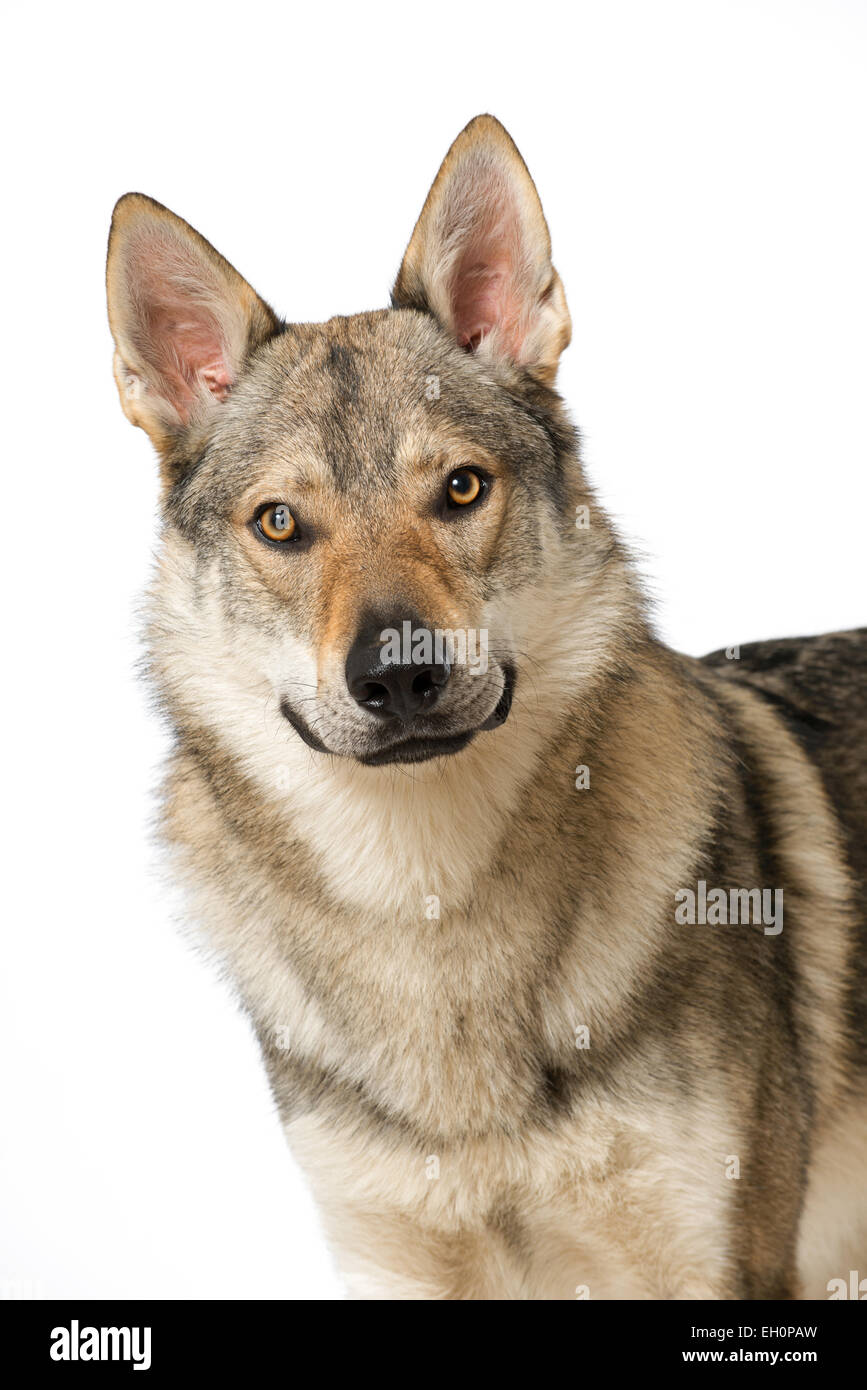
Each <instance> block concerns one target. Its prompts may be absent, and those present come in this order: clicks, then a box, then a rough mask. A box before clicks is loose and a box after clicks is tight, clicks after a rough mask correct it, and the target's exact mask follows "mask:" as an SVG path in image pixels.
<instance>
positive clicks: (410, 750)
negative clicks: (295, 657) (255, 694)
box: [280, 664, 516, 767]
mask: <svg viewBox="0 0 867 1390" xmlns="http://www.w3.org/2000/svg"><path fill="white" fill-rule="evenodd" d="M515 682H516V673H515V668H514V667H513V666H511V665H505V664H504V665H503V689H502V692H501V694H500V698H499V700H498V701H497V703H496V705H495V707H494V709H493V710H492V711H491V713H490V714H489V715H488V717H487V718H486V719H485V720H484V721H483V722H482V723H481V724H479V725H477V726H476V727H475V728H473V729H465V730H464V731H463V732H462V733H457V734H428V735H421V734H417V735H414V736H413V737H410V738H405V739H399V740H397V741H396V742H394V743H389V744H387V745H386V746H385V747H383V748H376V749H373V750H371V751H370V752H362V753H342V754H341V753H338V751H337V750H336V749H334V748H329V747H328V745H327V744H326V743H324V742H323V740H322V739H321V738H320V737H319V735H318V734H316V733H314V731H313V730H312V729H311V728H310V725H309V724H307V723H306V721H305V720H303V719H302V718H301V716H300V715H299V714H297V713H296V711H295V710H293V708H292V706H291V704H290V703H289V701H288V700H287V699H286V698H285V697H284V698H283V699H282V700H281V701H280V713H281V714H282V715H283V718H284V719H286V720H287V721H288V723H289V724H291V726H292V728H293V729H294V730H295V732H296V734H298V736H299V738H300V739H302V740H303V742H304V743H306V744H307V747H308V748H312V749H313V751H314V752H316V753H330V754H331V755H332V756H335V757H337V756H343V757H350V758H354V759H355V761H356V762H359V763H362V764H363V765H364V766H365V767H384V766H386V765H387V764H389V763H425V762H428V761H430V759H432V758H446V757H450V756H451V754H453V753H459V752H460V751H461V749H462V748H466V746H467V744H469V743H471V742H472V740H473V739H474V738H475V737H476V735H477V734H480V733H487V732H489V731H491V730H493V729H499V728H500V727H501V726H502V725H503V724H505V722H506V720H507V719H508V717H509V712H510V710H511V708H512V700H513V698H514V694H515Z"/></svg>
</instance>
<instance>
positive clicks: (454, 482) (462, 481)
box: [447, 468, 485, 507]
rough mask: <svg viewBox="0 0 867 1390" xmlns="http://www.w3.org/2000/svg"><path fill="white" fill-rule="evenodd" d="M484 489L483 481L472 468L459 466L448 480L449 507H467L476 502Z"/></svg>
mask: <svg viewBox="0 0 867 1390" xmlns="http://www.w3.org/2000/svg"><path fill="white" fill-rule="evenodd" d="M484 491H485V483H484V481H483V480H482V479H481V478H480V477H479V475H478V473H476V472H474V470H473V469H472V468H459V469H458V471H457V472H456V473H453V474H452V475H451V477H450V478H449V482H448V488H447V492H448V504H449V506H450V507H469V506H471V504H472V503H473V502H478V500H479V498H480V497H481V496H482V494H483V493H484Z"/></svg>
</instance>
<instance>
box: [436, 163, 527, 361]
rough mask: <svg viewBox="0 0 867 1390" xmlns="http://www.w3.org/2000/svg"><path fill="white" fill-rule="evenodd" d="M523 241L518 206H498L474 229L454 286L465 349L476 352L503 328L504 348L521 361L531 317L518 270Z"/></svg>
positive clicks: (458, 326) (458, 327) (454, 315)
mask: <svg viewBox="0 0 867 1390" xmlns="http://www.w3.org/2000/svg"><path fill="white" fill-rule="evenodd" d="M497 191H498V192H500V193H501V190H497ZM483 205H484V204H483ZM489 205H490V204H489ZM495 207H496V205H495ZM520 239H521V228H520V221H519V217H518V213H517V209H516V208H515V207H514V204H511V205H508V206H506V207H505V208H502V207H501V208H499V209H497V210H496V211H495V212H494V213H493V214H492V215H489V216H488V217H486V218H485V219H484V220H483V221H480V222H477V223H476V225H475V226H474V227H473V229H472V231H471V233H470V235H469V238H468V240H467V243H466V245H465V246H464V247H463V249H462V251H461V254H460V257H459V259H458V261H457V264H456V266H455V269H454V271H453V274H452V279H451V285H450V298H451V307H452V321H453V324H454V331H455V335H456V337H457V339H458V342H459V343H460V344H461V345H462V346H463V347H466V348H468V349H470V350H475V349H476V348H477V347H478V346H479V344H480V343H481V341H482V339H483V338H485V337H487V335H488V334H489V333H491V332H492V331H493V330H494V329H497V330H498V339H499V343H500V346H501V348H502V349H503V350H504V351H506V352H507V353H508V354H509V356H510V357H512V358H513V359H515V360H518V359H519V357H520V350H521V344H522V342H523V339H524V337H525V334H526V317H527V316H526V306H525V305H524V303H523V299H522V295H521V286H520V277H519V270H518V268H519V266H520V262H521V249H520Z"/></svg>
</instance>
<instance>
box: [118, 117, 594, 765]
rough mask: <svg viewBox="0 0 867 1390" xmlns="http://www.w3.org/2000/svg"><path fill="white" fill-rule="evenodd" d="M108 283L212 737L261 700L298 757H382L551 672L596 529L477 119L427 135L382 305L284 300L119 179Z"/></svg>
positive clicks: (528, 248)
mask: <svg viewBox="0 0 867 1390" xmlns="http://www.w3.org/2000/svg"><path fill="white" fill-rule="evenodd" d="M107 280H108V300H109V317H110V323H111V327H112V332H113V336H114V340H115V346H116V352H115V360H114V365H115V378H116V381H117V386H118V390H119V393H120V398H121V403H122V406H123V409H124V412H125V413H126V415H127V417H128V418H129V419H130V420H131V421H132V422H133V423H134V424H136V425H139V426H141V427H142V428H143V429H144V430H146V431H147V433H148V434H149V436H150V438H151V439H152V441H153V443H154V445H155V446H156V449H157V451H158V453H159V455H160V458H161V464H162V478H163V504H164V520H165V526H164V548H163V558H162V562H161V568H160V574H159V578H158V581H157V589H158V603H157V604H156V605H155V606H154V619H153V622H152V629H151V635H152V640H151V646H152V649H153V651H154V653H155V657H154V664H155V666H156V668H157V673H158V677H159V679H160V681H161V684H162V687H163V690H164V692H165V693H166V694H167V696H168V698H169V700H170V701H172V702H173V703H174V704H175V705H177V706H182V707H184V708H185V709H186V710H187V712H188V713H189V714H190V715H195V716H196V717H198V718H202V719H204V720H205V721H206V722H207V723H208V724H210V725H219V726H220V727H221V728H225V729H227V730H231V731H232V732H233V734H234V733H235V732H237V728H238V725H239V723H243V721H244V720H245V719H248V720H250V722H251V723H254V724H255V723H256V722H257V721H258V720H260V719H261V718H262V717H263V716H262V708H263V702H264V706H266V707H267V711H268V713H267V718H268V719H272V718H273V719H274V720H275V721H282V723H281V724H280V727H281V728H282V729H283V731H284V733H289V734H290V736H291V737H292V738H294V739H297V740H300V741H302V742H303V744H304V745H306V746H307V748H309V749H311V750H313V751H314V753H315V754H319V755H324V754H329V753H330V754H336V755H339V756H341V757H343V758H347V759H352V760H355V761H356V762H359V763H363V764H368V765H381V764H385V763H395V762H397V763H400V762H420V761H425V760H428V759H431V758H437V757H443V756H446V755H452V754H456V753H459V752H460V751H461V750H462V749H464V748H465V747H467V745H468V744H469V743H471V742H473V741H474V740H476V739H477V738H479V739H485V738H488V737H493V738H496V737H497V736H498V735H497V732H496V731H497V730H498V729H500V728H501V727H502V726H503V724H504V723H505V722H506V721H507V720H508V718H509V715H510V710H511V707H512V701H513V697H515V695H516V692H517V694H518V695H520V694H521V692H522V690H523V689H524V688H525V686H526V688H527V689H528V690H529V689H530V688H533V689H538V687H539V685H540V683H541V685H542V686H544V685H545V680H546V678H547V679H548V684H549V685H552V686H557V685H558V684H559V683H561V682H562V681H563V679H564V675H563V660H561V662H560V666H559V667H557V666H556V662H555V660H554V658H553V657H552V655H551V652H550V650H549V652H548V654H547V655H546V656H545V657H544V658H543V657H542V656H541V655H540V654H539V653H538V652H537V651H536V650H535V647H534V642H535V637H536V631H537V628H538V625H539V622H540V620H541V618H542V617H545V616H546V617H547V618H548V620H549V621H550V618H551V613H552V609H553V607H554V606H555V605H556V602H557V601H558V598H557V596H558V595H560V596H561V597H562V595H563V594H564V592H565V591H566V590H568V591H569V592H568V604H569V608H570V611H574V610H575V607H576V604H577V603H580V595H581V590H582V586H583V590H584V593H585V596H586V602H587V604H588V605H589V604H590V603H591V598H592V595H593V594H594V593H598V590H599V575H600V574H601V573H602V572H603V571H604V569H605V566H606V564H607V563H608V562H609V561H610V558H611V554H612V538H611V534H610V532H609V531H608V529H607V526H606V524H605V523H604V522H602V521H600V524H598V525H597V526H596V528H595V530H594V529H593V528H589V529H588V530H586V531H583V532H581V533H580V534H578V533H576V508H577V509H579V510H580V508H581V507H582V505H583V504H585V503H587V502H588V501H589V498H588V494H587V492H586V486H585V483H584V480H583V477H582V474H581V470H580V465H579V463H578V459H577V453H576V447H575V436H574V432H573V430H572V428H571V426H570V424H569V422H568V419H567V418H566V415H565V412H564V411H563V409H562V405H561V403H560V400H559V397H558V396H557V395H556V393H555V391H554V389H553V382H554V377H555V373H556V370H557V363H558V359H559V356H560V353H561V352H562V350H563V348H564V347H565V346H566V345H567V343H568V341H569V337H570V331H571V329H570V320H569V314H568V310H567V307H566V300H565V296H564V292H563V288H562V285H561V283H560V279H559V276H558V275H557V272H556V271H555V270H554V268H553V265H552V263H551V247H550V238H549V235H548V229H547V226H546V223H545V219H544V216H543V213H542V208H541V205H540V202H539V198H538V195H537V193H536V189H535V187H534V185H533V182H532V180H531V178H530V175H529V173H528V172H527V169H526V167H525V165H524V163H523V160H522V159H521V156H520V155H519V153H518V151H517V149H516V148H515V146H514V144H513V143H512V141H511V139H510V138H509V136H508V135H507V134H506V132H505V130H504V129H503V128H502V126H500V125H499V123H498V122H497V121H495V120H494V119H493V118H492V117H490V116H481V117H478V118H477V119H476V120H474V121H473V122H471V123H470V125H469V126H468V127H467V128H466V129H465V130H464V131H463V132H462V133H461V134H460V135H459V137H458V139H457V140H456V141H455V143H454V145H453V146H452V148H451V150H450V151H449V153H448V155H447V157H446V159H445V161H444V163H443V165H442V168H441V169H440V172H439V174H438V176H437V178H436V180H435V182H434V184H433V187H432V188H431V191H430V193H429V195H428V198H427V201H426V202H425V205H424V208H423V209H422V212H421V216H420V217H419V220H418V223H417V225H416V227H415V230H414V232H413V234H412V238H411V240H410V243H409V246H408V249H407V251H406V254H405V257H404V260H403V264H402V266H401V268H400V271H399V274H398V277H397V280H396V283H395V286H394V291H393V295H392V307H391V308H390V309H386V310H379V311H376V312H373V313H366V314H359V315H355V316H353V317H348V318H338V319H333V320H331V321H330V322H328V323H325V324H321V325H307V324H303V325H292V324H287V323H284V322H283V321H282V320H280V319H278V317H277V315H276V314H275V313H274V312H273V310H272V309H271V308H270V307H269V306H268V305H267V304H266V303H265V302H264V301H263V300H262V299H260V298H259V296H258V295H257V294H256V293H255V292H254V291H253V290H252V289H251V287H250V286H249V285H248V284H247V283H246V281H244V280H243V279H242V278H241V276H240V275H239V274H238V273H237V272H236V271H235V270H234V269H233V268H232V267H231V266H230V265H229V264H228V263H227V262H226V261H225V260H224V259H223V258H222V257H221V256H220V255H219V254H218V253H217V252H216V251H215V250H214V249H213V248H212V247H211V246H210V245H209V244H208V243H207V242H206V241H205V240H204V239H203V238H202V237H201V236H200V235H199V234H198V233H197V232H195V231H194V230H193V229H192V228H191V227H189V226H188V225H187V224H186V223H185V222H183V221H181V219H180V218H178V217H176V216H175V215H174V214H173V213H171V212H169V211H168V210H167V209H165V208H163V207H162V206H160V205H159V204H157V203H155V202H153V201H152V200H151V199H149V198H146V197H143V196H142V195H140V194H128V195H127V196H126V197H125V198H122V199H121V200H120V202H119V203H118V205H117V208H116V209H115V214H114V220H113V223H112V230H111V237H110V242H109V257H108V275H107ZM554 646H556V643H555V644H554ZM561 657H562V653H561ZM578 659H579V657H578V654H577V653H576V652H574V651H572V652H571V653H570V654H569V657H568V661H571V662H575V661H576V660H578ZM564 660H565V658H564ZM568 661H567V664H568Z"/></svg>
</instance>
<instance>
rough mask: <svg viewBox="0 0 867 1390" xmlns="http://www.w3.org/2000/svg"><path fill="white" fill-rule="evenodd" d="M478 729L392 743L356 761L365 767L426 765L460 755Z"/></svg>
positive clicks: (363, 754)
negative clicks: (401, 764) (430, 760)
mask: <svg viewBox="0 0 867 1390" xmlns="http://www.w3.org/2000/svg"><path fill="white" fill-rule="evenodd" d="M477 733H478V729H467V730H465V732H464V733H462V734H448V735H446V736H444V737H442V738H405V739H402V740H401V741H400V743H391V744H389V746H388V747H387V748H380V749H377V750H376V751H375V752H373V753H357V754H356V755H355V756H356V761H357V762H360V763H363V764H364V766H365V767H382V766H384V765H385V764H387V763H425V762H428V761H429V759H431V758H444V757H448V756H449V755H450V754H452V753H459V752H460V751H461V749H462V748H466V746H467V744H468V743H469V742H470V740H471V739H474V738H475V736H476V734H477Z"/></svg>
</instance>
